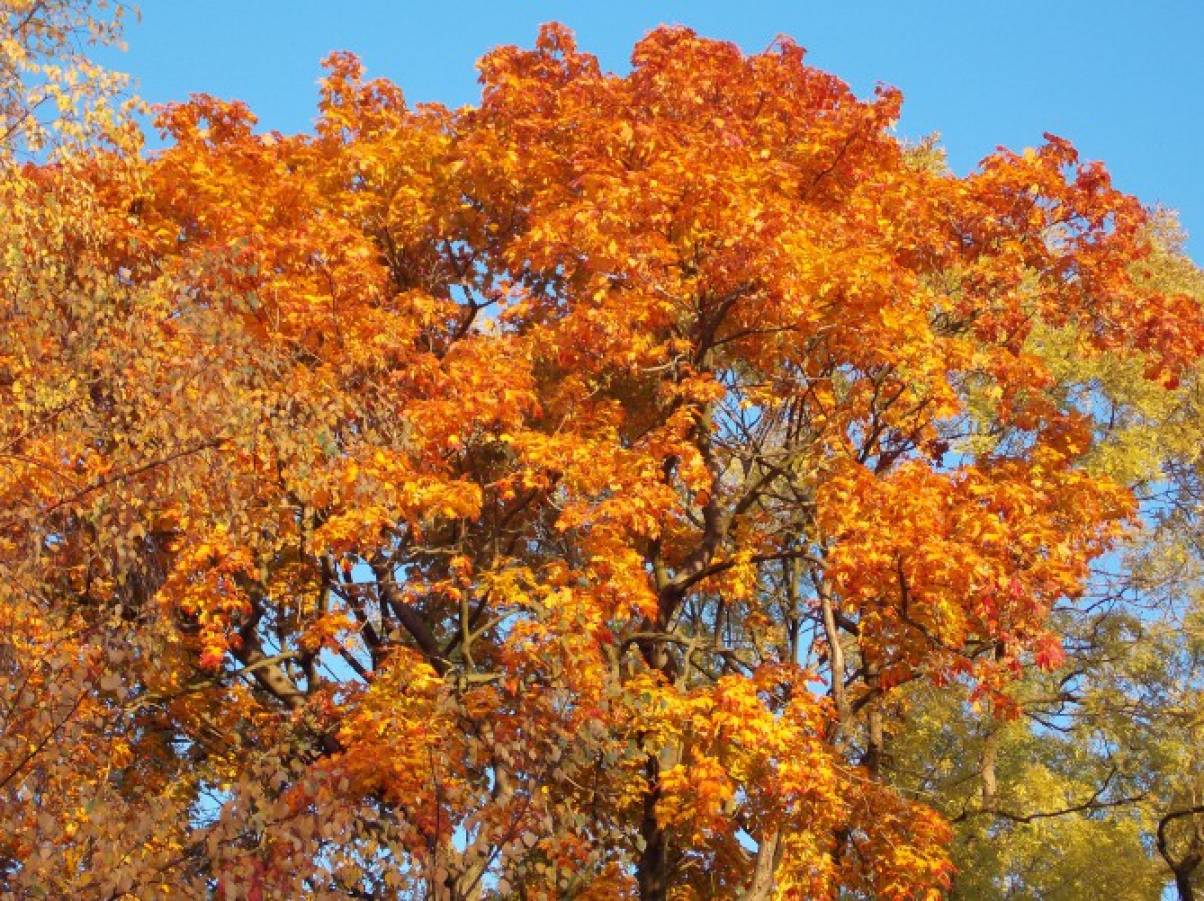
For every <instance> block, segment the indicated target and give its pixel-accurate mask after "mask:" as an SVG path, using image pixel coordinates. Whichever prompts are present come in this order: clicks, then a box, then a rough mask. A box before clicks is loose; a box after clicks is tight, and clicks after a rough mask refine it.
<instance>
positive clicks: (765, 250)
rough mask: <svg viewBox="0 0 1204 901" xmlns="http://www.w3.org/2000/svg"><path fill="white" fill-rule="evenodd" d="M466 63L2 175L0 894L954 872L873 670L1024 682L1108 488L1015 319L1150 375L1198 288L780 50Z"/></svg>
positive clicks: (898, 694)
mask: <svg viewBox="0 0 1204 901" xmlns="http://www.w3.org/2000/svg"><path fill="white" fill-rule="evenodd" d="M480 69H481V80H482V97H481V102H480V104H479V105H478V106H477V107H475V108H465V109H462V110H458V111H450V110H447V109H444V108H442V107H439V106H434V105H419V106H416V107H411V106H409V105H407V103H406V102H405V100H404V98H403V96H402V94H401V92H400V91H399V90H398V89H397V88H396V87H395V86H394V85H392V84H390V83H388V82H384V81H379V80H378V81H371V80H366V79H365V78H364V76H363V73H362V71H361V68H360V66H359V64H358V62H357V61H356V60H355V59H354V58H353V57H351V56H348V55H343V54H336V55H334V56H332V57H331V58H330V59H329V60H328V70H329V71H328V75H327V78H326V80H325V81H324V83H323V89H322V95H321V103H320V111H319V112H320V115H319V119H318V122H317V126H316V129H315V131H314V133H313V134H305V135H295V136H285V135H281V134H276V133H262V132H257V131H256V130H255V127H254V126H255V120H254V117H253V116H252V115H251V113H250V112H249V111H248V110H247V109H246V108H245V107H244V106H242V105H241V104H238V103H232V102H224V101H219V100H216V99H214V98H211V97H206V96H198V97H194V98H193V99H192V100H190V101H189V102H187V103H183V104H180V105H176V106H172V107H169V108H166V109H164V110H162V111H161V113H160V117H159V125H160V127H161V128H162V130H163V132H164V135H165V137H166V139H167V147H166V149H164V150H163V151H162V152H159V153H157V154H154V155H148V154H143V153H141V152H140V151H139V150H138V149H137V148H133V147H129V146H126V145H123V144H122V143H121V142H110V144H109V145H107V146H105V145H100V144H96V145H94V146H91V147H85V148H75V149H73V150H71V151H70V152H69V153H67V154H65V155H64V158H63V160H61V161H59V162H56V163H54V164H51V165H27V166H24V167H21V168H17V167H9V168H8V169H7V170H6V175H5V177H6V181H5V186H4V194H3V208H4V210H5V217H4V220H3V222H4V230H3V232H2V238H0V240H2V242H3V245H2V246H3V248H4V253H5V261H6V265H5V268H4V271H3V278H2V280H0V315H2V316H3V318H4V322H5V325H6V328H5V329H4V330H3V332H2V333H0V395H2V397H3V402H4V406H5V409H6V410H7V411H9V413H8V415H7V416H6V418H5V420H4V423H3V429H4V433H3V435H2V436H0V442H2V445H0V446H2V447H3V448H4V450H3V453H4V469H3V470H2V471H0V472H2V475H0V510H2V511H3V512H2V513H0V560H2V561H3V565H4V568H5V574H6V578H5V580H4V581H3V584H2V585H0V592H3V594H2V595H0V600H2V602H3V610H4V611H5V615H6V616H7V617H8V618H9V621H10V623H11V624H12V626H13V628H14V635H15V636H17V637H15V638H14V639H11V640H9V641H8V643H7V644H5V645H4V648H3V656H2V657H0V663H2V665H3V669H0V678H2V679H3V680H4V681H3V688H4V694H3V695H2V697H3V698H5V699H7V700H6V701H5V703H6V704H7V706H8V714H7V719H5V720H4V731H3V732H2V733H0V738H2V739H3V748H2V749H0V755H2V756H0V767H3V769H2V770H0V815H3V817H4V819H5V821H6V824H11V828H9V829H8V830H6V833H7V835H8V836H9V839H8V840H7V842H6V843H5V844H4V845H3V846H0V878H3V880H4V881H5V885H6V888H9V889H11V890H12V891H14V892H33V891H41V892H43V893H47V894H50V895H80V894H83V895H91V894H98V895H100V894H103V895H105V896H121V895H122V894H126V895H129V896H136V897H152V896H175V897H178V896H179V895H180V894H181V893H184V894H196V895H200V894H203V893H205V892H214V893H216V894H217V895H218V896H220V897H227V898H232V897H256V898H262V897H269V896H270V897H295V896H298V895H304V894H312V895H314V896H319V897H326V896H331V897H333V896H348V895H349V896H355V897H398V896H400V897H430V898H439V899H470V898H480V897H487V896H497V897H510V896H517V897H528V898H537V897H561V896H569V897H582V898H588V897H597V898H602V897H605V898H613V897H626V896H631V897H634V896H639V897H642V898H645V899H658V898H667V897H675V898H693V897H697V898H703V897H743V898H750V899H751V898H769V897H776V896H785V897H800V898H803V897H808V898H809V897H827V896H834V895H836V894H838V893H841V892H843V893H844V894H846V895H849V896H854V897H857V896H864V897H868V896H872V897H881V898H900V899H901V898H911V897H934V896H937V895H939V894H940V893H942V892H943V891H944V890H945V889H946V888H947V887H948V885H949V881H950V877H951V874H952V867H951V864H950V861H949V857H948V853H947V849H948V846H949V844H950V842H951V836H952V833H951V829H950V825H949V823H948V821H947V820H946V819H945V818H944V817H942V816H941V815H940V814H938V813H937V812H936V811H935V810H934V809H933V808H932V806H931V805H929V804H926V803H924V802H923V801H922V800H917V799H916V798H915V797H914V796H910V795H908V794H907V793H905V792H902V791H900V790H899V786H898V784H897V781H896V780H893V779H892V778H891V776H890V762H891V753H892V748H891V735H892V732H893V731H898V729H897V726H896V725H895V724H896V723H898V722H899V716H900V709H901V705H903V704H904V703H906V691H904V687H905V686H915V685H921V684H922V685H931V686H938V687H939V686H954V687H956V688H957V689H958V690H963V691H965V692H966V697H967V703H973V704H975V705H976V706H977V708H978V709H979V710H982V711H984V712H985V713H986V714H989V715H990V716H991V717H994V718H997V719H999V720H1001V721H1008V720H1010V719H1011V718H1012V717H1014V716H1015V715H1016V714H1017V712H1018V701H1017V696H1016V693H1015V691H1014V683H1015V682H1016V676H1017V675H1018V674H1019V673H1020V672H1021V671H1022V669H1023V667H1024V665H1025V664H1028V663H1032V664H1035V665H1037V666H1039V667H1043V668H1045V669H1047V670H1052V669H1055V668H1057V667H1058V666H1059V665H1060V664H1061V663H1062V661H1063V650H1062V647H1061V645H1060V642H1059V637H1058V635H1057V634H1056V633H1055V632H1054V631H1052V627H1053V626H1054V625H1056V622H1057V621H1056V620H1051V619H1050V611H1051V609H1052V608H1054V607H1055V606H1056V605H1059V604H1061V603H1063V602H1065V601H1066V600H1067V599H1069V598H1073V597H1076V596H1077V595H1079V594H1080V593H1081V592H1082V591H1083V589H1084V586H1085V584H1086V582H1087V577H1088V575H1089V566H1090V564H1091V561H1092V560H1093V559H1095V558H1097V557H1098V556H1099V555H1100V554H1102V553H1104V552H1105V551H1106V550H1108V549H1109V548H1110V547H1111V546H1112V545H1113V543H1114V542H1115V541H1116V540H1117V539H1118V538H1119V537H1120V535H1121V534H1122V532H1123V530H1124V529H1126V528H1127V527H1128V526H1129V525H1130V524H1131V523H1132V520H1133V514H1134V511H1135V510H1136V505H1135V500H1134V497H1133V492H1132V490H1131V489H1130V488H1129V487H1128V486H1127V485H1126V484H1125V483H1124V482H1123V480H1120V479H1117V478H1113V477H1110V476H1109V475H1108V474H1107V473H1106V472H1102V471H1097V470H1092V469H1091V468H1090V467H1089V466H1087V465H1086V464H1087V462H1088V460H1089V458H1090V455H1091V454H1092V451H1093V448H1094V446H1095V445H1096V444H1097V443H1098V435H1097V434H1096V433H1097V431H1098V427H1099V417H1100V415H1101V410H1100V409H1099V408H1098V406H1097V405H1093V404H1091V403H1089V402H1086V401H1085V399H1084V398H1083V397H1082V396H1080V395H1077V394H1075V393H1074V392H1068V391H1066V390H1063V388H1064V386H1063V385H1062V384H1061V383H1060V382H1059V379H1058V378H1057V372H1056V370H1055V366H1054V363H1053V362H1052V361H1051V359H1050V357H1049V355H1045V354H1042V353H1039V352H1037V351H1036V350H1035V349H1034V346H1033V343H1032V342H1033V340H1034V336H1040V335H1044V334H1052V333H1055V332H1057V333H1059V334H1068V335H1073V336H1074V344H1073V350H1074V354H1075V355H1076V356H1077V357H1078V358H1079V359H1082V360H1087V361H1090V360H1096V359H1099V358H1101V357H1102V356H1103V355H1107V357H1108V359H1110V360H1123V361H1128V362H1129V365H1131V366H1133V367H1134V369H1135V378H1136V379H1137V380H1139V381H1140V383H1141V384H1142V385H1143V386H1145V390H1148V391H1149V392H1151V393H1152V394H1154V395H1155V396H1161V395H1160V394H1159V392H1166V391H1169V390H1171V389H1172V388H1173V386H1174V385H1175V384H1176V383H1177V382H1178V381H1179V380H1181V378H1182V377H1183V374H1184V373H1185V372H1186V371H1187V370H1188V369H1189V367H1191V366H1192V365H1193V364H1194V363H1195V361H1196V360H1197V358H1198V357H1199V354H1200V351H1201V346H1202V343H1204V332H1202V330H1201V327H1200V326H1201V324H1202V323H1201V315H1200V307H1199V303H1198V300H1197V299H1196V298H1194V297H1193V296H1192V295H1191V294H1190V293H1188V292H1184V291H1179V290H1172V289H1167V288H1165V287H1164V286H1160V285H1157V284H1154V283H1152V282H1151V281H1150V280H1148V279H1143V278H1141V277H1140V276H1139V273H1138V272H1137V270H1138V268H1139V267H1140V266H1141V265H1142V261H1143V260H1145V259H1147V258H1148V257H1149V256H1150V254H1151V253H1152V252H1153V244H1152V241H1151V239H1150V237H1149V230H1148V228H1147V219H1148V217H1147V215H1146V213H1145V212H1144V211H1143V209H1142V208H1141V206H1140V205H1139V204H1138V202H1137V201H1135V200H1134V199H1133V198H1131V197H1128V196H1126V195H1124V194H1122V193H1120V192H1118V191H1117V190H1115V189H1114V188H1113V187H1112V185H1111V183H1110V181H1109V178H1108V175H1107V173H1106V172H1105V170H1104V169H1103V167H1102V166H1100V165H1099V164H1095V163H1080V162H1079V160H1078V157H1077V154H1076V153H1075V151H1074V149H1073V148H1072V147H1071V146H1070V144H1068V143H1067V142H1066V141H1064V140H1062V139H1060V138H1056V137H1053V136H1047V137H1046V143H1045V144H1044V145H1043V146H1042V147H1040V148H1038V149H1035V150H1027V151H1025V152H1023V153H1018V154H1017V153H1011V152H1007V151H1000V152H998V153H996V154H994V155H992V156H991V157H989V158H988V159H986V160H984V161H983V163H982V165H981V166H980V167H979V169H978V170H976V171H975V172H974V173H972V174H970V175H969V176H966V177H957V176H954V175H952V174H950V173H947V172H944V171H942V170H940V169H939V167H936V166H932V165H927V164H925V162H924V161H923V160H922V159H919V158H918V157H917V154H916V153H914V152H913V151H912V150H911V149H909V148H908V147H905V146H904V145H902V144H901V143H900V141H899V140H898V139H897V138H896V137H895V136H894V134H893V132H892V125H893V123H894V121H895V119H896V117H897V115H898V111H899V104H900V98H899V95H898V94H897V92H895V91H893V90H888V89H883V90H880V91H879V92H878V93H877V95H876V96H875V97H874V98H873V99H871V100H860V99H858V98H856V97H855V96H854V95H853V94H852V93H851V91H850V90H849V89H848V87H847V86H845V85H844V84H843V83H842V82H841V81H839V80H838V79H837V78H835V77H833V76H831V75H828V74H826V73H823V72H821V71H819V70H816V69H814V68H812V67H809V66H808V65H806V64H805V62H804V59H803V52H802V50H801V49H800V48H798V47H796V46H795V45H793V44H791V43H789V42H787V41H783V42H780V43H779V44H778V45H776V46H775V47H774V48H772V49H771V50H769V51H767V52H765V53H761V54H757V55H753V56H745V55H743V54H742V53H741V52H740V51H739V50H738V49H737V48H736V47H734V46H732V45H729V44H724V43H719V42H714V41H708V40H704V39H701V38H699V37H697V36H695V35H694V34H693V33H691V32H689V31H687V30H685V29H677V28H662V29H659V30H657V31H655V32H653V33H652V34H650V35H649V36H648V37H647V38H645V39H644V40H643V41H641V42H640V43H639V44H638V45H637V46H636V48H635V51H634V53H633V57H632V67H631V71H630V73H629V74H627V75H625V76H617V75H613V74H608V73H605V72H603V71H601V70H600V68H599V66H598V63H597V61H596V60H595V59H594V58H593V57H591V56H589V55H587V54H585V53H582V52H580V51H579V50H578V49H577V48H576V45H575V43H574V41H573V39H572V37H571V36H570V35H569V34H568V32H567V31H565V30H564V29H562V28H559V27H557V26H549V27H547V28H545V29H544V30H543V31H542V32H541V34H540V36H539V39H538V41H537V43H536V47H535V49H534V50H530V51H527V50H519V49H517V48H501V49H498V50H496V51H494V52H492V53H491V54H489V55H488V56H486V57H485V58H484V60H482V62H481V65H480Z"/></svg>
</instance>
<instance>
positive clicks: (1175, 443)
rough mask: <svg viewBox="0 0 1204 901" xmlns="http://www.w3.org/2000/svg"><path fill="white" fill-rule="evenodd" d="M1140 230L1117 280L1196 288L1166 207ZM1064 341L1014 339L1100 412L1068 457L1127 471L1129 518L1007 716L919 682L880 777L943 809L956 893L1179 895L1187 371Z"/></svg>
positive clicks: (1189, 622) (1187, 647)
mask: <svg viewBox="0 0 1204 901" xmlns="http://www.w3.org/2000/svg"><path fill="white" fill-rule="evenodd" d="M1150 239H1151V246H1152V253H1151V254H1150V255H1149V256H1148V257H1147V258H1146V259H1144V260H1143V261H1142V262H1141V264H1140V265H1139V266H1135V267H1134V277H1135V278H1138V279H1140V280H1141V281H1143V282H1144V283H1146V284H1148V285H1150V286H1151V287H1155V288H1157V289H1158V290H1163V291H1175V292H1180V293H1185V294H1190V295H1191V296H1194V297H1197V298H1200V297H1204V274H1201V272H1200V270H1199V269H1198V268H1197V267H1195V266H1194V265H1193V264H1192V263H1191V262H1190V260H1188V259H1187V258H1186V257H1185V256H1184V255H1183V253H1182V234H1181V232H1180V231H1179V229H1178V228H1177V226H1176V225H1175V223H1174V221H1173V219H1172V218H1170V217H1168V216H1165V215H1159V216H1156V217H1154V219H1153V220H1152V221H1151V225H1150ZM1076 345H1077V340H1076V337H1075V336H1074V335H1073V334H1071V333H1068V332H1066V331H1064V330H1063V331H1060V332H1056V333H1048V332H1047V333H1044V334H1042V333H1040V332H1037V333H1035V334H1034V335H1033V336H1032V337H1031V338H1030V346H1031V348H1032V350H1033V351H1034V352H1037V353H1040V354H1041V355H1043V356H1044V357H1045V358H1046V359H1047V360H1048V361H1049V363H1050V365H1051V369H1052V372H1053V374H1054V376H1055V378H1056V380H1057V382H1058V384H1059V385H1060V388H1059V390H1061V391H1063V392H1066V393H1069V394H1078V395H1079V396H1082V397H1091V398H1092V400H1091V403H1092V404H1093V405H1094V406H1095V407H1096V409H1098V410H1100V411H1104V412H1103V413H1102V414H1101V416H1100V417H1099V419H1100V422H1099V424H1098V433H1097V439H1096V442H1095V445H1094V447H1093V449H1092V451H1091V452H1090V454H1089V455H1088V457H1087V458H1086V460H1085V461H1084V464H1083V465H1084V466H1085V468H1086V469H1087V470H1088V471H1090V472H1094V473H1099V474H1104V475H1107V476H1108V477H1109V478H1111V479H1113V480H1115V481H1118V482H1120V483H1122V484H1126V485H1129V486H1131V487H1132V488H1133V490H1134V492H1135V493H1136V495H1137V496H1138V497H1139V498H1140V501H1141V509H1142V517H1143V520H1144V523H1145V525H1144V527H1143V528H1141V529H1139V530H1135V531H1134V533H1133V534H1131V535H1130V536H1129V538H1128V539H1127V540H1126V543H1125V546H1124V548H1123V549H1122V551H1123V552H1121V553H1117V554H1114V555H1113V556H1112V557H1111V558H1110V560H1109V561H1107V565H1103V562H1101V563H1100V564H1097V565H1096V568H1095V573H1094V575H1093V577H1092V579H1091V582H1090V584H1089V587H1088V592H1087V596H1086V597H1085V598H1084V599H1083V600H1082V601H1081V602H1080V603H1078V604H1074V605H1071V604H1063V605H1060V607H1059V609H1058V610H1057V611H1056V614H1055V617H1056V618H1055V621H1054V622H1055V628H1056V630H1057V631H1058V633H1059V634H1060V635H1062V636H1063V640H1064V644H1065V645H1066V649H1067V655H1066V660H1065V661H1064V663H1063V664H1062V665H1061V666H1060V667H1059V668H1057V669H1056V670H1054V671H1052V672H1048V673H1044V672H1041V671H1040V670H1037V669H1030V671H1029V672H1028V673H1026V675H1025V677H1024V679H1023V680H1020V681H1018V682H1017V683H1016V684H1015V685H1014V686H1013V689H1012V694H1013V697H1014V699H1015V701H1016V703H1017V705H1018V707H1019V708H1020V711H1021V713H1022V714H1023V716H1022V717H1021V718H1019V719H1017V720H1015V721H1007V722H1002V721H998V720H995V719H993V718H991V717H983V716H981V715H980V714H977V713H975V712H974V711H972V710H971V708H970V706H969V705H967V704H966V702H965V692H964V691H957V692H953V693H950V692H948V691H946V690H939V689H933V688H931V687H929V686H919V687H918V688H917V689H916V690H915V691H914V692H913V695H912V697H911V698H910V703H909V705H908V708H907V716H906V722H905V723H904V724H901V725H902V728H901V729H900V734H898V735H897V736H896V741H895V743H894V752H895V753H894V761H893V765H892V767H891V769H892V773H891V775H890V778H891V779H892V781H894V782H895V784H897V785H899V787H900V788H901V789H902V790H904V791H908V792H918V793H920V794H921V796H923V797H928V798H932V799H933V803H934V804H935V805H936V806H937V807H938V809H940V810H941V811H942V812H943V813H945V814H946V815H947V816H948V817H949V818H950V819H951V820H952V822H953V824H954V827H955V836H956V837H955V843H954V859H955V863H956V865H957V868H958V876H957V879H956V882H955V886H954V894H955V896H959V897H972V898H982V897H1010V896H1013V895H1015V894H1016V893H1022V894H1023V893H1027V894H1030V895H1034V896H1038V897H1043V898H1045V897H1079V896H1091V897H1096V896H1100V897H1115V898H1122V897H1134V898H1144V897H1150V896H1152V895H1155V894H1157V893H1158V886H1159V885H1160V884H1163V883H1165V882H1166V881H1167V880H1168V879H1169V880H1170V881H1172V882H1176V883H1177V884H1178V891H1179V893H1180V896H1181V897H1185V898H1190V897H1191V896H1192V895H1191V891H1190V883H1191V881H1192V878H1193V877H1192V871H1193V870H1194V869H1195V867H1196V866H1198V864H1197V863H1196V862H1195V861H1196V855H1195V854H1193V843H1194V842H1195V841H1196V840H1195V839H1194V838H1193V836H1194V834H1195V831H1194V830H1195V829H1197V828H1198V822H1199V821H1198V820H1196V819H1193V811H1192V804H1193V795H1194V793H1196V792H1198V784H1197V783H1198V771H1199V758H1198V751H1197V748H1198V747H1199V745H1200V732H1199V730H1200V726H1201V721H1200V718H1199V710H1200V709H1201V708H1200V689H1201V679H1200V676H1201V673H1200V650H1199V648H1200V645H1199V642H1200V625H1199V623H1200V619H1199V617H1200V613H1199V598H1200V566H1199V549H1200V541H1199V534H1200V532H1199V521H1198V519H1199V512H1200V508H1199V503H1198V490H1197V488H1196V485H1197V484H1198V476H1197V471H1198V467H1199V462H1200V447H1201V442H1200V434H1199V424H1200V422H1201V421H1202V420H1201V417H1200V410H1199V398H1200V381H1199V373H1198V370H1197V371H1194V372H1189V373H1188V374H1187V375H1186V376H1185V377H1184V379H1183V380H1182V384H1181V385H1179V386H1178V387H1177V388H1176V389H1175V390H1173V391H1165V390H1162V389H1160V388H1158V387H1157V386H1154V385H1151V384H1149V383H1148V382H1145V381H1144V380H1143V379H1141V378H1140V366H1141V363H1140V361H1139V360H1136V359H1127V360H1126V359H1123V358H1114V357H1110V356H1109V355H1102V356H1100V357H1097V358H1096V359H1093V360H1088V361H1084V360H1083V359H1081V358H1079V357H1077V356H1076V354H1075V351H1074V348H1075V347H1076ZM1164 820H1165V823H1164ZM1102 849H1106V850H1102ZM1160 849H1161V850H1160ZM1168 868H1169V869H1168Z"/></svg>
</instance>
